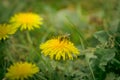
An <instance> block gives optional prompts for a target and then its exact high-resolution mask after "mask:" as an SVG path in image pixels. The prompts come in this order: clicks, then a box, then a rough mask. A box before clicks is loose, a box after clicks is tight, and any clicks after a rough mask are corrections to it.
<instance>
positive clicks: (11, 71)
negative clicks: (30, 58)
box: [5, 62, 39, 80]
mask: <svg viewBox="0 0 120 80" xmlns="http://www.w3.org/2000/svg"><path fill="white" fill-rule="evenodd" d="M37 72H39V68H38V67H37V66H36V65H35V64H31V63H28V62H17V63H14V64H13V65H11V66H10V67H9V68H8V72H7V73H6V75H5V76H6V78H8V79H10V80H24V79H27V78H28V77H32V76H33V75H34V74H35V73H37Z"/></svg>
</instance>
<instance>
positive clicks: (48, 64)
mask: <svg viewBox="0 0 120 80" xmlns="http://www.w3.org/2000/svg"><path fill="white" fill-rule="evenodd" d="M26 35H27V40H28V41H29V43H30V47H31V48H32V49H33V50H34V52H35V53H37V55H38V56H39V58H40V59H41V60H42V61H43V62H44V63H45V65H46V66H47V67H48V69H49V70H52V67H51V64H50V63H49V62H46V61H45V60H44V59H43V57H42V56H41V55H40V54H39V52H38V50H37V49H36V48H35V47H34V45H33V42H32V39H31V36H30V34H29V32H28V31H27V32H26Z"/></svg>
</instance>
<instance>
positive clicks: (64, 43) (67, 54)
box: [40, 37, 79, 60]
mask: <svg viewBox="0 0 120 80" xmlns="http://www.w3.org/2000/svg"><path fill="white" fill-rule="evenodd" d="M40 49H41V50H42V53H43V54H44V55H45V56H50V58H51V59H56V60H60V59H63V60H66V59H70V60H73V56H74V57H77V55H78V54H79V50H78V49H77V48H76V47H75V46H74V44H73V43H71V42H70V41H69V40H68V39H66V38H62V37H58V38H53V39H51V40H48V41H47V42H45V43H43V44H41V45H40Z"/></svg>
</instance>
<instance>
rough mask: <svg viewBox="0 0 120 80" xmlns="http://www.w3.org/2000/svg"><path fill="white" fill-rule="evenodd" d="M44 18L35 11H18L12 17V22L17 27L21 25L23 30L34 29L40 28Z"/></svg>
mask: <svg viewBox="0 0 120 80" xmlns="http://www.w3.org/2000/svg"><path fill="white" fill-rule="evenodd" d="M42 20H43V18H42V17H40V16H39V15H38V14H35V13H31V12H28V13H18V14H15V15H14V16H13V17H12V18H11V19H10V23H12V24H13V25H14V26H16V27H20V29H21V30H26V29H28V30H33V29H34V28H40V25H41V24H42Z"/></svg>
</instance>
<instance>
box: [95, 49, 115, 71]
mask: <svg viewBox="0 0 120 80" xmlns="http://www.w3.org/2000/svg"><path fill="white" fill-rule="evenodd" d="M95 54H96V55H97V56H98V59H99V62H100V63H99V67H100V68H101V69H102V70H103V71H105V66H106V65H107V63H108V62H109V61H110V60H112V59H113V58H114V56H115V50H114V49H102V48H98V49H96V52H95Z"/></svg>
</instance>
